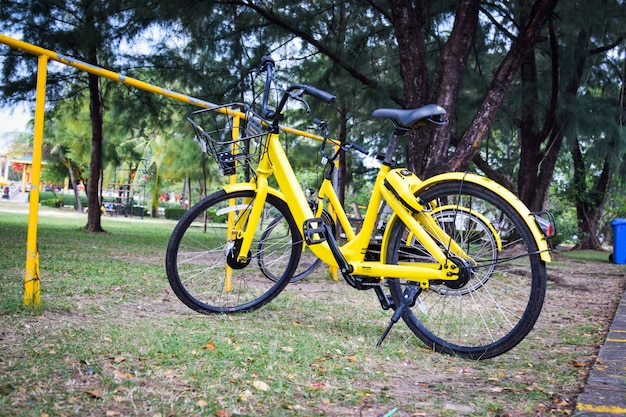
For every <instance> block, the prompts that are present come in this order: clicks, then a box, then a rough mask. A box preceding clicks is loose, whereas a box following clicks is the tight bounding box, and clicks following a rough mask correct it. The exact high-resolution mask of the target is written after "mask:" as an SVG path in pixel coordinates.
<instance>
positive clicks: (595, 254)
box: [559, 250, 610, 263]
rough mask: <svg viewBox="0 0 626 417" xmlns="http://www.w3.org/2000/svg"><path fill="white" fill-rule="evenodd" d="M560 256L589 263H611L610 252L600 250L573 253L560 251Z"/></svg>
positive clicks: (572, 251) (574, 251) (575, 251)
mask: <svg viewBox="0 0 626 417" xmlns="http://www.w3.org/2000/svg"><path fill="white" fill-rule="evenodd" d="M559 253H560V254H562V255H563V256H566V257H568V258H571V259H576V260H580V261H587V262H604V263H610V262H609V254H610V252H605V251H599V250H571V251H559Z"/></svg>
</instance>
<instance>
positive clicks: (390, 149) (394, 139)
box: [383, 131, 399, 166]
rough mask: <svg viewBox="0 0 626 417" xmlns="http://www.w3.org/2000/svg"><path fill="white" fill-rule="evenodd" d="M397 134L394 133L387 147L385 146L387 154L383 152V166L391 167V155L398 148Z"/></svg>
mask: <svg viewBox="0 0 626 417" xmlns="http://www.w3.org/2000/svg"><path fill="white" fill-rule="evenodd" d="M398 136H399V135H398V132H396V131H394V132H393V133H392V134H391V138H390V139H389V146H387V152H385V158H384V159H383V164H385V165H388V166H391V165H393V154H394V153H395V152H396V147H397V146H398Z"/></svg>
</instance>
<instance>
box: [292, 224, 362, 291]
mask: <svg viewBox="0 0 626 417" xmlns="http://www.w3.org/2000/svg"><path fill="white" fill-rule="evenodd" d="M302 235H303V236H304V241H305V242H306V244H307V245H316V244H319V243H322V242H328V246H329V247H330V251H331V253H332V254H333V257H334V258H335V261H337V266H338V267H339V270H340V271H341V273H342V274H343V276H344V278H345V279H346V281H347V282H348V283H349V284H350V285H352V286H354V280H353V279H351V278H350V277H349V275H350V273H351V272H352V267H351V266H350V265H349V264H348V262H347V261H346V258H344V257H343V255H342V254H341V251H340V250H339V246H337V241H336V240H335V236H334V235H333V231H332V229H331V227H330V226H329V225H328V224H327V223H326V222H325V221H324V219H322V218H321V217H313V218H311V219H307V220H305V221H304V224H303V225H302Z"/></svg>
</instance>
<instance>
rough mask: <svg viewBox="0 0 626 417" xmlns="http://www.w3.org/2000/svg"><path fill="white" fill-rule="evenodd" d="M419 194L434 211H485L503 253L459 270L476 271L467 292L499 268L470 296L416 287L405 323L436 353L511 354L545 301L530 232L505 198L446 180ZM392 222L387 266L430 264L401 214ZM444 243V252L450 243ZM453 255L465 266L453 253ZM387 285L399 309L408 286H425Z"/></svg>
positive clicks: (392, 281) (402, 282) (543, 277)
mask: <svg viewBox="0 0 626 417" xmlns="http://www.w3.org/2000/svg"><path fill="white" fill-rule="evenodd" d="M417 197H418V198H419V199H420V200H421V201H427V202H429V203H430V204H431V207H435V206H437V205H439V206H442V205H446V206H447V205H452V206H457V207H459V208H463V209H464V211H465V212H468V210H469V212H473V211H475V212H477V213H480V214H481V215H482V216H484V218H485V219H488V221H490V222H491V225H492V226H493V228H494V229H495V230H497V231H498V233H499V238H500V239H501V242H502V249H501V250H500V251H499V254H498V259H497V261H495V262H492V261H489V260H484V261H483V260H481V259H474V262H475V263H473V264H469V263H467V264H465V265H464V266H461V268H465V269H466V270H467V271H466V272H469V274H470V275H469V279H468V280H467V283H466V284H465V286H466V287H468V288H471V285H468V284H470V283H472V280H473V279H474V276H473V275H474V274H476V273H477V272H476V271H478V272H480V271H481V269H488V268H492V267H493V266H495V267H493V268H492V270H491V272H490V273H489V277H488V279H483V282H482V284H481V285H478V286H476V287H475V288H471V290H470V291H466V292H465V291H441V288H442V287H445V286H446V285H449V286H451V287H454V286H455V285H457V286H458V285H459V284H453V282H439V283H436V285H431V286H430V288H429V289H423V290H418V296H417V297H416V299H415V303H414V305H413V306H412V307H410V308H407V310H406V311H405V313H404V314H403V316H402V318H403V320H404V321H405V323H406V324H407V325H408V327H409V328H410V329H411V331H412V332H413V333H414V334H415V335H416V336H417V337H418V338H419V339H420V340H421V341H422V342H423V343H425V344H426V345H427V346H428V347H429V348H431V349H432V350H434V351H437V352H443V353H447V354H450V355H457V356H460V357H465V358H471V359H487V358H492V357H495V356H498V355H501V354H503V353H505V352H507V351H509V350H510V349H512V348H513V347H515V346H516V345H517V344H519V343H520V342H521V341H522V340H523V339H524V338H525V337H526V336H527V335H528V333H529V332H530V331H531V329H532V328H533V327H534V325H535V323H536V321H537V319H538V317H539V314H540V313H541V308H542V306H543V301H544V297H545V291H546V268H545V263H544V262H543V261H542V260H541V258H540V256H539V253H538V247H537V243H536V242H535V240H534V238H533V235H532V233H531V231H530V228H529V227H528V225H527V224H526V222H525V221H524V219H523V218H522V217H521V216H520V214H519V213H518V212H517V211H516V210H515V208H514V207H513V206H512V205H511V204H509V203H508V202H507V201H506V200H505V199H504V198H503V197H501V196H499V195H498V194H496V193H494V192H492V191H491V190H489V189H487V188H485V187H483V186H481V185H479V184H474V183H468V182H464V181H458V180H449V181H444V182H441V183H438V184H435V185H433V186H432V187H430V188H428V189H427V190H424V191H423V192H421V193H420V194H419V195H418V196H417ZM435 218H436V217H435ZM392 222H393V224H392V225H390V227H392V229H390V238H389V246H388V250H387V253H386V262H387V263H390V264H396V263H398V261H399V260H400V261H402V262H403V263H404V262H411V261H414V262H428V259H427V258H428V256H425V255H424V254H425V251H424V250H423V248H421V247H420V245H419V244H417V243H416V242H414V241H412V240H411V238H410V236H411V235H410V234H407V229H406V226H405V225H404V224H403V222H402V221H401V220H399V218H397V217H395V220H392ZM453 224H454V223H451V224H448V225H447V226H448V227H449V226H450V225H453ZM444 230H447V229H446V227H444ZM447 231H448V233H451V231H450V230H447ZM452 236H453V234H452ZM407 239H408V241H407ZM441 245H442V248H443V247H444V244H443V243H442V244H441ZM444 249H445V248H444ZM470 255H471V253H470ZM449 257H450V259H452V260H454V259H456V262H457V263H461V264H462V262H460V261H459V260H458V258H455V257H454V254H449ZM433 261H434V260H433ZM467 276H468V275H466V277H467ZM388 284H389V289H390V292H391V295H392V297H393V300H394V303H395V305H396V306H397V305H399V303H400V302H401V299H402V295H403V292H404V288H406V286H407V285H417V286H419V283H414V282H407V281H406V280H402V279H389V280H388ZM461 288H464V287H463V286H461ZM452 289H455V288H452ZM459 289H460V288H456V290H459Z"/></svg>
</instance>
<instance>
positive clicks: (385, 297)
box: [374, 285, 396, 310]
mask: <svg viewBox="0 0 626 417" xmlns="http://www.w3.org/2000/svg"><path fill="white" fill-rule="evenodd" d="M374 292H375V293H376V296H377V297H378V301H380V306H381V307H382V309H383V310H389V309H390V308H393V309H395V308H396V305H395V304H394V302H393V297H392V296H391V294H385V292H384V291H383V289H382V287H381V286H380V285H377V286H376V287H374Z"/></svg>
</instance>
